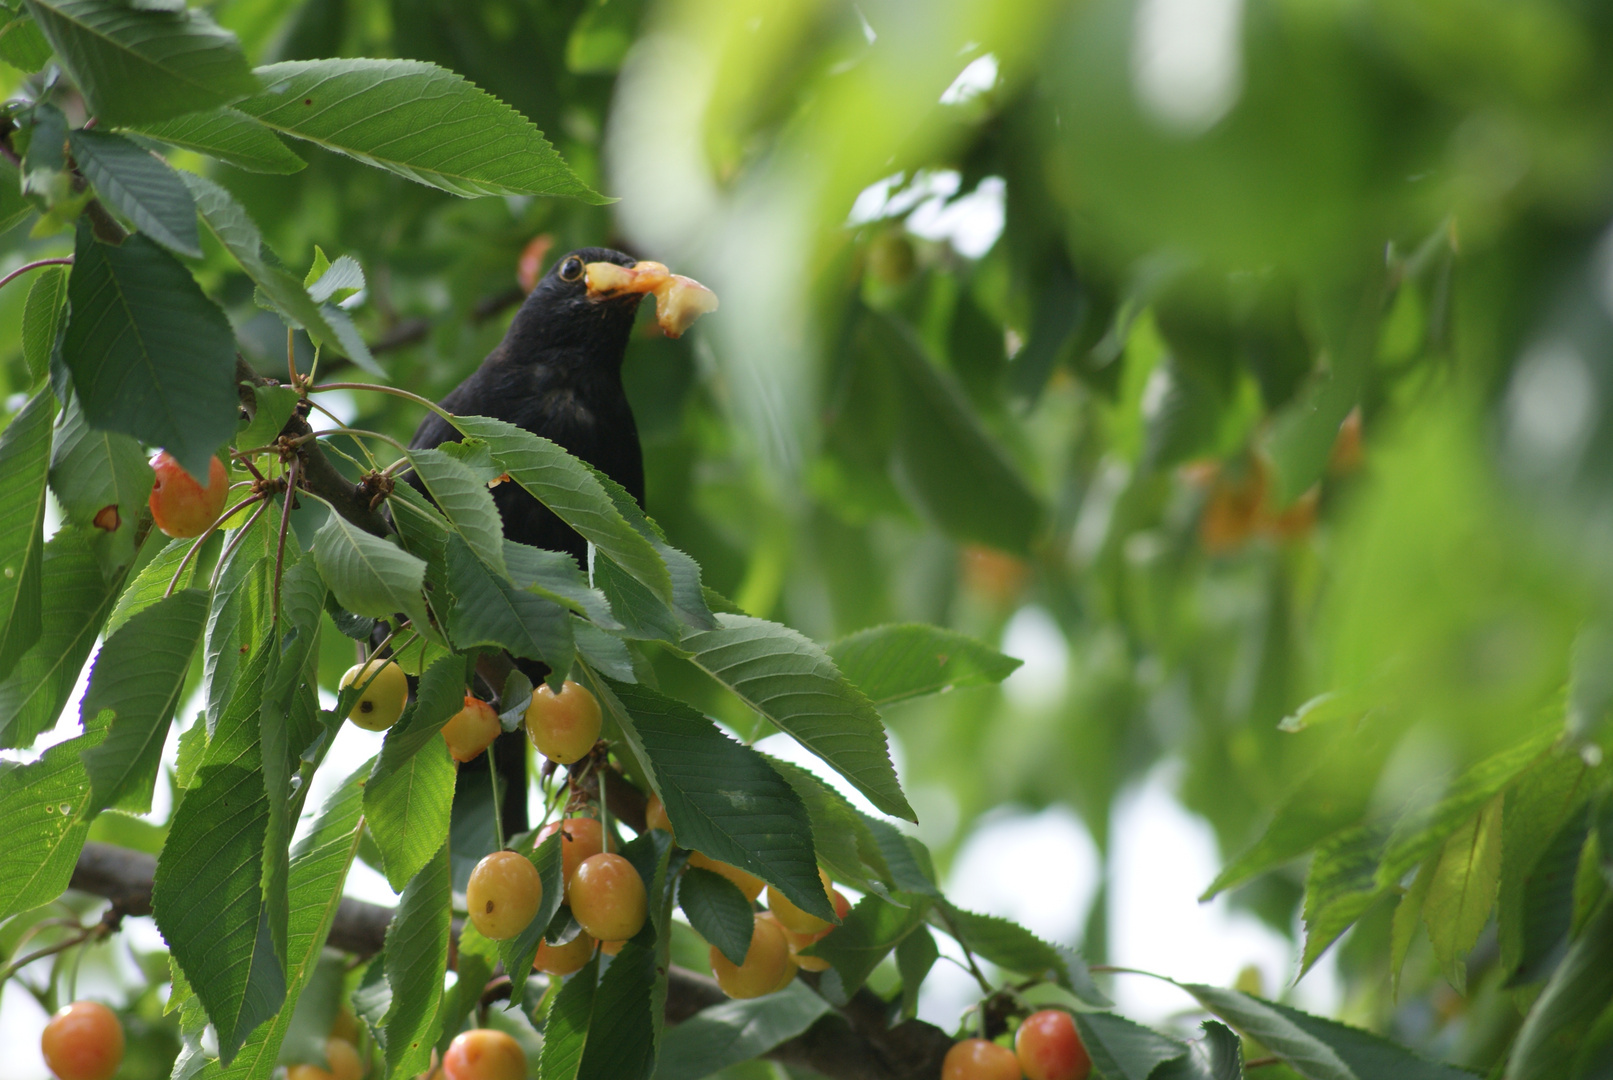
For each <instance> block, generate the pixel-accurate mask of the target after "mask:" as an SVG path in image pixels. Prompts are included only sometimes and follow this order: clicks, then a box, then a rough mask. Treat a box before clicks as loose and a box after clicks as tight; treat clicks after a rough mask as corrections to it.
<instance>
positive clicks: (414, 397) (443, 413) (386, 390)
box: [309, 382, 454, 423]
mask: <svg viewBox="0 0 1613 1080" xmlns="http://www.w3.org/2000/svg"><path fill="white" fill-rule="evenodd" d="M322 390H373V391H375V392H376V393H377V394H391V395H392V396H394V397H400V398H406V399H407V400H409V401H412V402H414V403H415V404H416V405H424V406H425V407H426V408H428V409H430V410H431V411H432V412H434V413H436V414H437V415H438V416H440V417H442V418H443V419H444V420H447V421H448V422H450V423H452V422H453V419H454V416H453V414H452V413H450V412H449V411H448V410H447V409H445V408H443V407H442V406H441V405H438V404H437V403H436V402H435V401H432V400H431V399H430V398H423V397H421V396H420V395H419V394H411V393H410V392H409V391H407V390H399V389H398V388H397V387H395V386H381V385H379V384H377V383H362V382H333V383H324V384H323V385H320V386H315V387H311V388H310V390H309V392H310V393H314V394H317V393H319V392H320V391H322Z"/></svg>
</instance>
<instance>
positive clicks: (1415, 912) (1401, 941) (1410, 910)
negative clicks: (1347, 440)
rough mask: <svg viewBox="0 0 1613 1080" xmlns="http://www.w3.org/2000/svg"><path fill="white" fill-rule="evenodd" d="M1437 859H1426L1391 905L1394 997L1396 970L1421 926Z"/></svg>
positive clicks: (1397, 982)
mask: <svg viewBox="0 0 1613 1080" xmlns="http://www.w3.org/2000/svg"><path fill="white" fill-rule="evenodd" d="M1438 861H1439V860H1438V859H1437V858H1435V857H1434V856H1429V858H1428V860H1427V861H1426V862H1424V863H1423V865H1422V866H1421V867H1419V868H1418V870H1417V877H1416V879H1415V880H1413V881H1412V883H1411V888H1409V889H1407V890H1406V893H1405V895H1404V896H1402V897H1401V898H1400V902H1399V903H1398V904H1396V905H1395V914H1394V918H1393V920H1391V922H1390V924H1389V985H1390V988H1391V991H1392V993H1393V994H1394V996H1395V997H1396V998H1398V997H1399V995H1400V969H1401V968H1403V967H1405V965H1406V954H1407V953H1408V952H1410V951H1411V943H1412V940H1413V939H1414V938H1415V937H1416V936H1417V927H1419V926H1421V925H1422V919H1423V901H1424V900H1426V899H1427V898H1428V886H1429V884H1430V883H1431V882H1432V881H1433V880H1434V867H1435V865H1436V864H1437V863H1438Z"/></svg>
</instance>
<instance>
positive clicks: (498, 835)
mask: <svg viewBox="0 0 1613 1080" xmlns="http://www.w3.org/2000/svg"><path fill="white" fill-rule="evenodd" d="M422 640H424V639H422ZM493 742H498V740H497V739H494V740H493ZM487 780H488V783H490V784H492V785H493V838H494V839H495V840H497V841H498V847H497V848H495V849H494V850H496V851H503V850H504V813H503V811H502V809H501V808H502V807H503V806H504V800H503V799H501V798H499V794H498V765H497V763H496V762H495V761H494V760H493V743H488V744H487Z"/></svg>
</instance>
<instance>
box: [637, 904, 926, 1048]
mask: <svg viewBox="0 0 1613 1080" xmlns="http://www.w3.org/2000/svg"><path fill="white" fill-rule="evenodd" d="M917 937H918V935H916V934H915V935H913V937H911V938H909V939H908V940H910V941H911V940H913V939H914V938H917ZM828 1012H829V1003H828V1002H827V1001H825V1000H823V998H821V997H819V996H818V995H817V994H814V993H813V992H812V991H811V990H809V989H807V987H806V984H804V983H802V982H800V981H799V980H792V981H791V982H790V984H789V985H788V986H786V987H785V988H784V989H783V990H780V991H778V992H777V993H772V994H768V995H766V996H765V997H760V998H754V999H752V1000H749V1001H727V1002H724V1003H723V1004H721V1005H713V1006H712V1007H711V1008H709V1009H702V1010H701V1011H700V1012H698V1013H695V1014H694V1015H693V1016H691V1017H690V1018H689V1019H687V1020H685V1021H683V1022H682V1023H681V1024H679V1025H677V1026H676V1027H674V1028H673V1029H672V1030H670V1031H668V1032H667V1033H666V1035H665V1036H664V1037H663V1038H662V1040H661V1054H660V1058H659V1059H658V1060H657V1061H656V1065H655V1080H700V1077H703V1076H710V1075H711V1074H712V1073H714V1072H717V1071H719V1070H721V1069H725V1068H727V1067H728V1066H730V1065H737V1064H739V1063H740V1062H742V1061H749V1060H751V1059H752V1058H756V1057H760V1056H761V1055H763V1054H765V1053H767V1052H768V1051H769V1050H771V1049H773V1047H775V1046H777V1045H778V1044H779V1043H782V1042H786V1041H788V1040H790V1039H793V1038H795V1037H796V1036H797V1035H799V1034H801V1033H802V1032H803V1031H805V1030H806V1029H807V1028H809V1027H811V1026H812V1025H813V1024H815V1023H817V1021H818V1019H819V1018H820V1017H822V1016H823V1015H825V1014H826V1013H828Z"/></svg>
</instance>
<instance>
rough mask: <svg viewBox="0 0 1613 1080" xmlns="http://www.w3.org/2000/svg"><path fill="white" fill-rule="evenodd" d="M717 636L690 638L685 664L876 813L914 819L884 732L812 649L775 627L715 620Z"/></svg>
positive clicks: (867, 705) (739, 619) (868, 707)
mask: <svg viewBox="0 0 1613 1080" xmlns="http://www.w3.org/2000/svg"><path fill="white" fill-rule="evenodd" d="M718 622H719V623H720V624H721V629H718V630H709V631H705V632H702V633H695V634H690V635H688V636H687V637H685V638H684V641H683V647H684V648H685V649H687V650H688V651H689V653H690V654H691V656H690V660H691V662H692V663H694V664H695V665H696V666H697V667H699V668H700V669H701V670H702V671H704V672H705V673H706V674H708V675H710V676H711V677H712V678H713V679H716V680H717V681H718V682H719V683H721V684H722V685H724V686H726V687H727V688H728V689H729V690H731V691H733V692H734V694H735V695H737V696H738V697H739V699H740V700H742V701H744V702H745V704H747V705H749V706H750V707H751V708H753V709H755V710H756V711H757V712H758V713H760V714H761V715H762V716H763V717H764V718H765V719H767V720H768V721H769V722H771V723H772V724H773V726H775V727H777V728H778V729H779V730H780V731H785V732H788V733H789V734H790V735H792V736H793V737H794V738H795V740H796V741H797V742H799V743H800V744H801V745H802V746H804V747H806V748H807V749H808V750H810V751H812V752H813V753H814V754H816V755H818V757H820V758H822V759H823V760H824V761H825V762H826V763H828V765H829V766H830V767H831V768H833V769H834V770H835V771H836V772H838V773H840V775H842V776H844V777H845V778H846V779H847V780H850V781H851V783H852V786H854V787H855V788H856V789H857V790H858V791H860V792H862V793H863V794H864V795H866V796H868V800H869V801H870V802H872V803H873V804H874V805H875V806H876V807H878V808H879V809H880V810H882V811H884V812H885V813H887V814H890V815H892V816H894V817H900V818H905V819H906V820H908V821H914V820H917V818H916V817H915V815H914V813H913V808H912V807H911V806H909V805H908V804H907V798H906V797H905V796H904V795H903V794H902V788H901V784H900V783H899V782H898V781H897V779H896V769H895V767H894V766H892V765H891V759H890V750H889V747H888V746H887V744H886V741H885V726H884V724H883V723H881V721H880V718H879V713H878V712H877V711H876V710H875V709H874V706H873V704H872V703H871V702H870V701H869V700H868V699H867V698H866V697H864V696H863V694H862V691H860V690H858V689H857V688H856V687H854V686H852V685H851V684H850V683H848V682H847V681H846V680H845V678H844V677H843V676H842V675H841V674H840V672H839V670H837V669H836V668H835V665H834V661H833V660H831V659H829V656H828V654H827V653H825V652H824V651H823V649H822V648H820V647H819V646H818V645H817V644H815V643H814V642H812V641H809V640H808V639H807V638H805V637H803V636H802V635H800V634H798V633H797V632H795V631H794V630H791V629H790V628H789V627H787V626H781V625H779V624H778V623H773V622H767V621H766V620H764V619H754V618H751V617H749V616H745V615H721V616H718Z"/></svg>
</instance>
